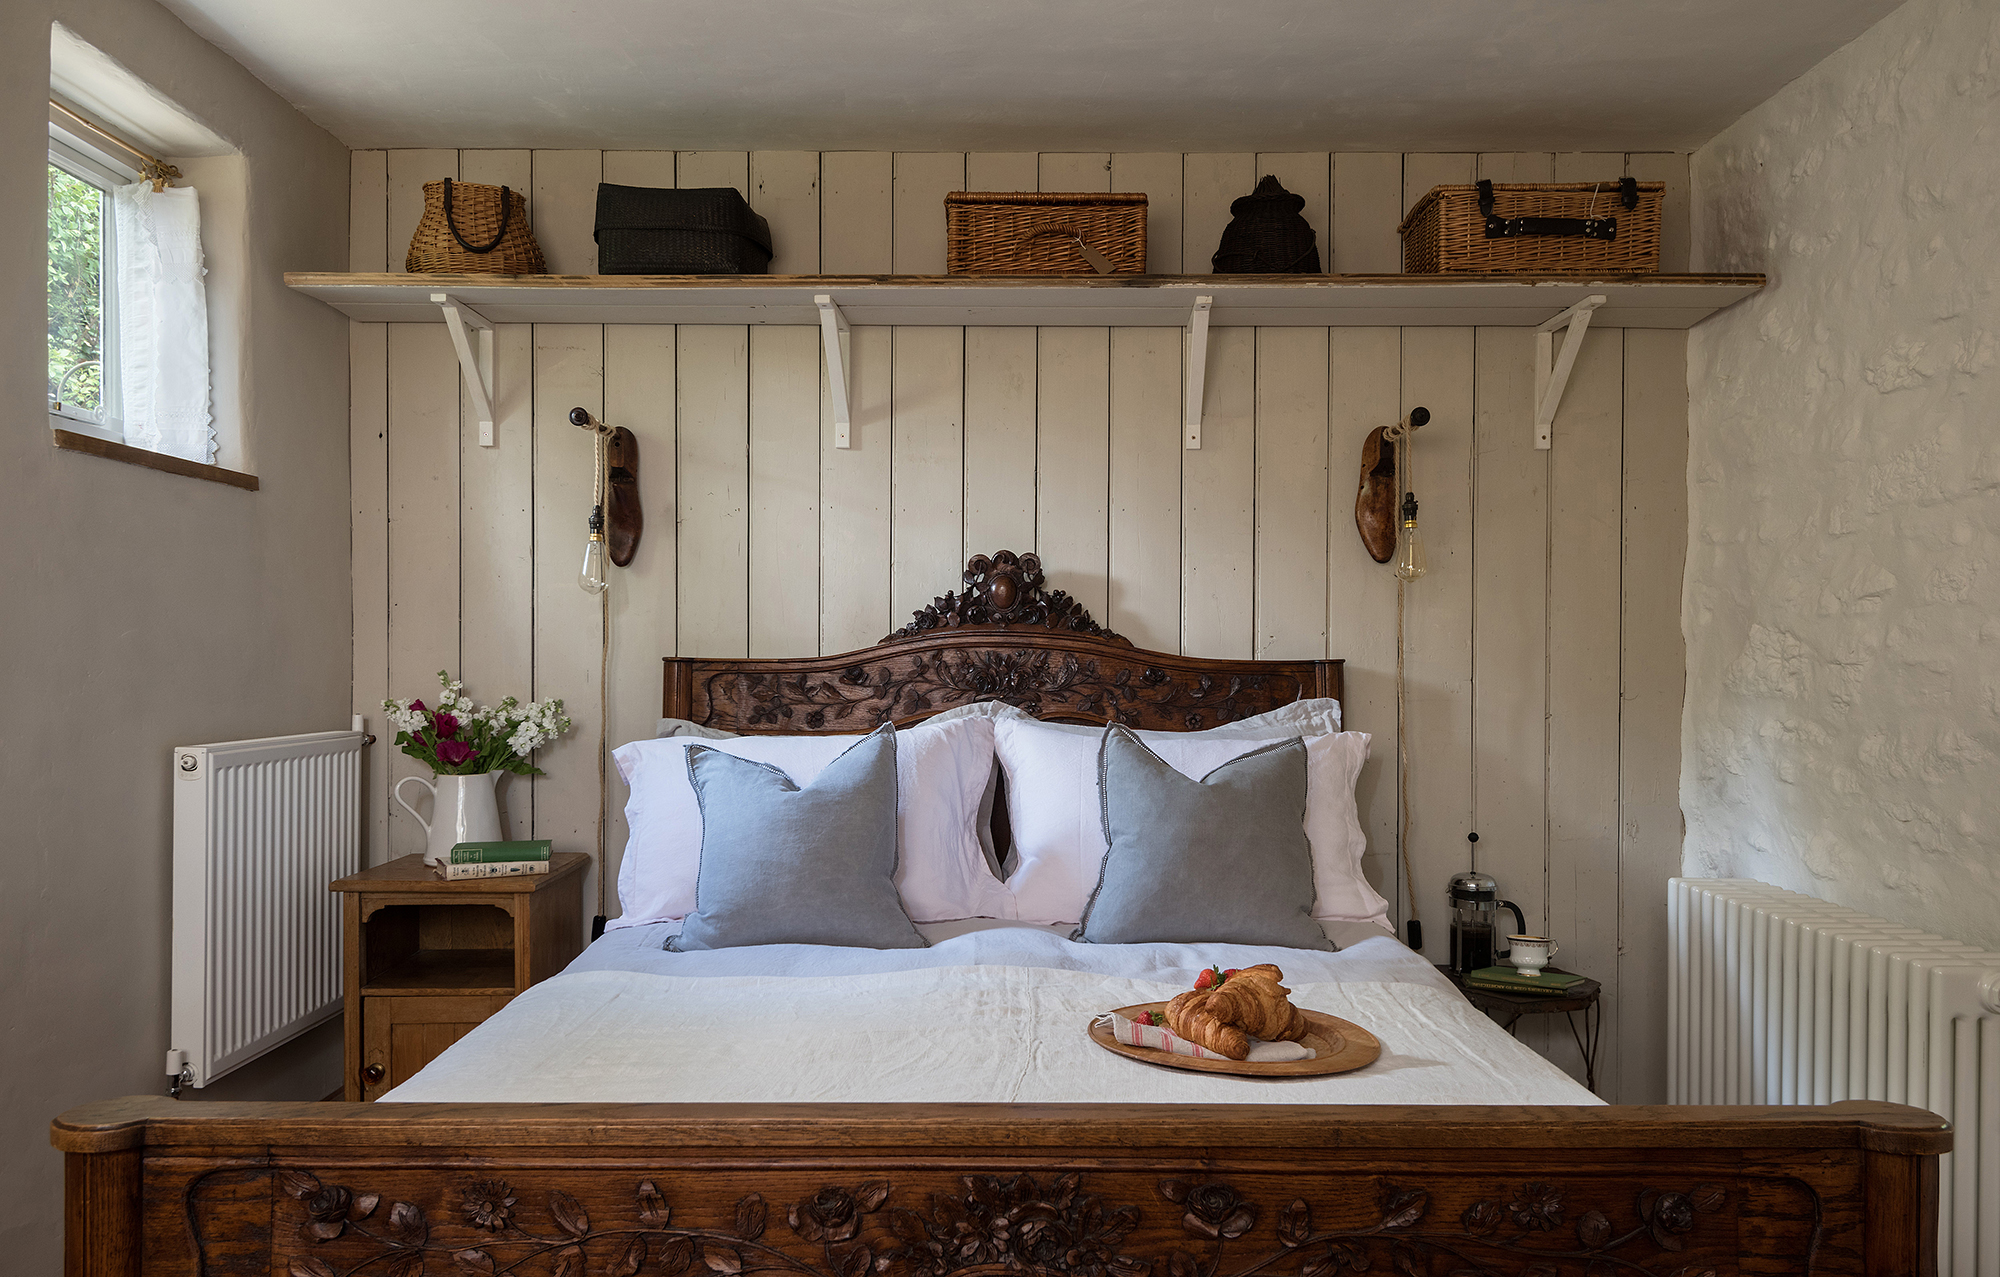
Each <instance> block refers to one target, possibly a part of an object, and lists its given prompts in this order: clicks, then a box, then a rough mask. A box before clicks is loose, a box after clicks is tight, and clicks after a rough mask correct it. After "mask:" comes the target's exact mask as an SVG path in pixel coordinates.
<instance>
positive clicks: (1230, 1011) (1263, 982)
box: [1203, 962, 1310, 1042]
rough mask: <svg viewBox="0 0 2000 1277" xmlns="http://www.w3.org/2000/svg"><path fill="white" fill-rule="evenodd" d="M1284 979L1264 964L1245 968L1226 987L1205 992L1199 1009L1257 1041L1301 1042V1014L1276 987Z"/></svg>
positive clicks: (1303, 1020) (1303, 1024)
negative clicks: (1205, 994) (1203, 1001)
mask: <svg viewBox="0 0 2000 1277" xmlns="http://www.w3.org/2000/svg"><path fill="white" fill-rule="evenodd" d="M1284 978H1285V973H1284V972H1283V971H1280V970H1279V969H1278V968H1277V967H1275V966H1272V965H1271V964H1270V963H1268V962H1266V963H1262V964H1259V965H1258V966H1254V967H1245V968H1243V969H1242V970H1241V971H1238V972H1237V973H1236V974H1235V975H1233V976H1231V977H1229V980H1228V982H1227V983H1224V984H1219V985H1217V986H1216V987H1215V988H1213V989H1210V990H1208V991H1207V992H1208V1003H1207V1005H1206V1006H1205V1007H1204V1008H1203V1009H1204V1010H1206V1011H1208V1012H1209V1013H1210V1014H1211V1015H1214V1016H1215V1017H1216V1018H1217V1019H1219V1020H1221V1021H1223V1022H1224V1023H1226V1024H1232V1025H1235V1026H1236V1027H1237V1028H1239V1029H1242V1030H1243V1031H1244V1032H1245V1033H1248V1034H1249V1035H1250V1036H1251V1037H1253V1038H1257V1039H1259V1040H1260V1041H1264V1042H1300V1041H1303V1040H1304V1039H1305V1036H1306V1033H1307V1031H1308V1029H1309V1027H1310V1026H1309V1025H1308V1024H1307V1022H1306V1017H1305V1013H1304V1012H1302V1011H1300V1010H1299V1009H1298V1008H1297V1007H1295V1006H1293V1005H1292V1002H1291V998H1290V996H1289V995H1290V993H1291V990H1290V989H1287V988H1286V987H1285V986H1284V985H1282V984H1279V983H1278V981H1280V980H1282V979H1284Z"/></svg>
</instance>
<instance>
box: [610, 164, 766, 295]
mask: <svg viewBox="0 0 2000 1277" xmlns="http://www.w3.org/2000/svg"><path fill="white" fill-rule="evenodd" d="M595 238H596V240H597V270H598V273H599V274H603V275H762V274H764V273H765V272H766V271H768V270H769V269H770V267H771V227H770V225H769V224H768V223H767V222H765V220H764V219H763V218H761V217H759V216H757V214H756V213H754V212H752V211H751V210H750V205H749V204H747V203H745V202H744V199H743V194H742V192H740V191H738V190H737V189H736V188H735V187H733V186H705V187H696V188H694V189H692V190H685V191H672V190H662V189H660V188H658V187H652V186H616V185H613V184H612V183H609V182H602V183H599V184H598V187H597V229H596V232H595Z"/></svg>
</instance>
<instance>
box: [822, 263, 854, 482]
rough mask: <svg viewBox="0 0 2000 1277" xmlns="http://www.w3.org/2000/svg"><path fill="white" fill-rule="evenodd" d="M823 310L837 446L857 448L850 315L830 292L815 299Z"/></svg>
mask: <svg viewBox="0 0 2000 1277" xmlns="http://www.w3.org/2000/svg"><path fill="white" fill-rule="evenodd" d="M813 305H815V306H817V307H819V336H820V345H821V346H822V347H824V348H825V350H826V387H827V395H828V397H829V398H831V399H832V400H833V446H834V447H836V448H852V447H853V446H854V417H853V414H852V413H851V411H850V410H849V406H848V402H847V349H848V334H847V316H845V315H843V314H841V313H840V307H838V306H836V305H834V302H833V298H832V297H831V296H829V295H828V294H826V293H818V294H815V295H814V297H813Z"/></svg>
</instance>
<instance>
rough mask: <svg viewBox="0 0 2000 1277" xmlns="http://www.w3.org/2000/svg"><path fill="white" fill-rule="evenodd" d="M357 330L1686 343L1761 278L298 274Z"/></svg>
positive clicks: (303, 288) (297, 281) (292, 280)
mask: <svg viewBox="0 0 2000 1277" xmlns="http://www.w3.org/2000/svg"><path fill="white" fill-rule="evenodd" d="M285 283H286V284H288V285H290V286H291V287H292V288H295V289H297V290H298V291H300V292H302V293H305V294H306V295H307V296H310V297H317V298H318V299H319V300H321V301H323V302H325V303H327V304H328V305H329V306H332V307H333V308H334V309H336V310H338V311H340V312H341V313H342V314H344V315H346V316H348V317H349V318H351V319H359V320H365V321H368V322H373V323H439V322H442V320H443V316H442V315H441V313H440V310H439V306H438V304H437V303H436V302H435V301H433V300H432V296H431V295H432V294H433V293H449V294H450V295H451V296H452V297H453V298H455V299H456V300H457V301H459V302H462V303H464V304H465V305H466V306H469V307H471V308H472V309H474V310H475V311H477V313H478V314H479V315H481V316H483V317H484V318H485V319H487V320H489V321H491V322H493V323H501V324H527V323H544V324H614V323H615V324H798V325H816V324H818V323H819V322H820V313H819V310H818V308H817V307H816V305H815V304H814V301H813V299H814V297H816V296H830V297H831V298H832V300H833V303H834V305H836V306H837V307H838V308H839V310H840V312H841V313H842V314H843V315H844V316H845V318H846V321H847V322H848V323H850V324H858V325H882V324H898V325H929V326H944V327H963V326H967V325H992V326H997V327H1021V326H1041V327H1072V328H1074V327H1085V328H1094V327H1114V326H1115V327H1153V328H1183V327H1186V326H1187V325H1188V322H1189V314H1190V312H1191V311H1192V310H1193V308H1194V302H1195V298H1196V297H1197V296H1203V297H1212V298H1214V303H1213V305H1212V306H1211V308H1210V310H1209V323H1211V324H1214V325H1218V326H1223V327H1244V326H1249V325H1262V326H1269V327H1310V328H1321V327H1347V326H1355V325H1367V326H1383V327H1418V328H1429V327H1456V326H1464V325H1488V326H1497V327H1524V328H1533V327H1536V326H1537V325H1540V324H1543V323H1546V322H1547V321H1549V320H1550V319H1552V318H1554V317H1555V316H1556V315H1558V314H1560V313H1561V312H1562V311H1564V310H1565V309H1567V308H1568V307H1570V306H1572V305H1574V304H1575V303H1577V302H1579V301H1582V300H1583V299H1584V298H1586V297H1589V296H1591V295H1593V294H1598V295H1602V296H1603V297H1604V298H1605V304H1604V305H1603V306H1602V307H1601V308H1599V309H1598V311H1597V313H1596V317H1595V322H1596V324H1597V325H1598V326H1600V327H1611V328H1670V329H1671V328H1687V327H1690V326H1692V325H1693V324H1696V323H1698V322H1700V321H1701V320H1702V319H1705V318H1707V317H1708V316H1709V315H1712V314H1714V313H1715V312H1716V311H1718V310H1721V309H1722V308H1723V307H1724V306H1728V305H1730V304H1732V303H1734V302H1737V301H1740V300H1742V299H1743V298H1745V297H1748V296H1749V295H1750V294H1752V293H1754V292H1756V291H1757V290H1758V289H1760V288H1762V287H1763V286H1764V277H1763V276H1762V275H1608V276H1601V277H1591V276H1562V277H1548V278H1542V277H1536V276H1520V275H1115V276H1074V275H1063V276H1049V275H1027V276H1021V275H1008V276H982V277H971V276H953V275H509V276H496V275H404V274H372V275H371V274H353V275H349V274H330V273H329V274H287V275H286V276H285Z"/></svg>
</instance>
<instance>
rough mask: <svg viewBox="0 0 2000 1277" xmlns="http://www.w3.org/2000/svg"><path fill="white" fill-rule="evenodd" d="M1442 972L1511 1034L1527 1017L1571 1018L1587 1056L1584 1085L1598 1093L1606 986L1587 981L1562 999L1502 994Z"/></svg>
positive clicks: (1448, 970) (1573, 1033) (1574, 1033)
mask: <svg viewBox="0 0 2000 1277" xmlns="http://www.w3.org/2000/svg"><path fill="white" fill-rule="evenodd" d="M1438 970H1439V971H1442V972H1443V973H1444V977H1445V979H1447V980H1449V981H1451V982H1452V985H1453V987H1455V988H1456V989H1457V990H1458V991H1459V992H1460V993H1463V994H1464V995H1465V998H1466V1001H1468V1002H1470V1003H1472V1005H1473V1006H1476V1007H1478V1008H1479V1009H1480V1010H1481V1011H1486V1012H1497V1013H1498V1014H1500V1015H1504V1016H1506V1017H1507V1018H1506V1019H1505V1020H1503V1021H1502V1022H1501V1024H1500V1027H1501V1028H1503V1029H1505V1030H1507V1032H1509V1033H1512V1032H1514V1027H1515V1026H1516V1025H1518V1024H1519V1023H1520V1022H1521V1017H1522V1016H1524V1015H1555V1014H1556V1013H1558V1012H1561V1013H1562V1014H1563V1015H1564V1016H1566V1017H1567V1018H1568V1020H1569V1032H1570V1036H1571V1037H1573V1038H1575V1039H1576V1049H1577V1050H1578V1051H1579V1052H1581V1053H1582V1055H1583V1084H1584V1085H1585V1086H1586V1087H1588V1088H1590V1092H1591V1094H1593V1095H1595V1094H1596V1093H1597V1039H1598V1036H1599V1033H1600V1031H1601V1030H1602V1029H1603V1027H1604V1013H1603V1008H1602V1007H1600V1006H1599V1005H1598V1002H1597V995H1598V994H1599V993H1600V992H1602V990H1603V987H1604V986H1603V985H1600V984H1599V983H1598V982H1597V981H1595V980H1589V979H1586V980H1584V981H1583V983H1581V984H1576V985H1572V986H1570V990H1569V992H1568V993H1565V994H1563V995H1562V996H1560V997H1551V996H1550V995H1548V994H1546V993H1500V992H1498V991H1496V990H1493V989H1474V988H1471V987H1469V986H1467V984H1466V983H1465V977H1464V976H1462V975H1460V974H1459V973H1458V972H1456V971H1454V970H1452V969H1451V968H1450V967H1449V966H1440V967H1439V968H1438ZM1548 970H1550V971H1554V972H1560V973H1562V974H1564V975H1568V974H1572V973H1570V972H1565V971H1563V969H1562V968H1561V967H1549V968H1548ZM1579 1011H1581V1012H1582V1013H1583V1028H1582V1029H1581V1030H1579V1029H1578V1028H1577V1025H1576V1014H1575V1013H1576V1012H1579Z"/></svg>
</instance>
